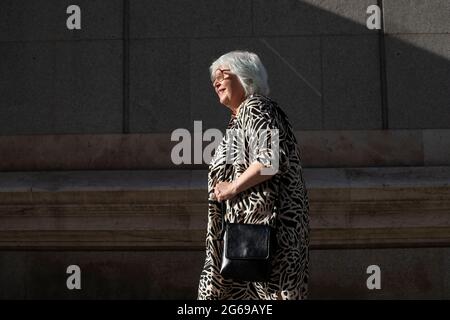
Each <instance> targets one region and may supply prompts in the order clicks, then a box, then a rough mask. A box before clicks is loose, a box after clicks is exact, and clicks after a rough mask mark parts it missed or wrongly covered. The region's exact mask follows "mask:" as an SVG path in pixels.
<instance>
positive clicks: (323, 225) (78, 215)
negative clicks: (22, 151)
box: [0, 167, 450, 250]
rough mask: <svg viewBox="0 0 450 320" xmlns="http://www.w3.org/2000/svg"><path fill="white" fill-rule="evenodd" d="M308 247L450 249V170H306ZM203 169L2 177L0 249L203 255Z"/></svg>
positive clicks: (204, 223) (2, 174)
mask: <svg viewBox="0 0 450 320" xmlns="http://www.w3.org/2000/svg"><path fill="white" fill-rule="evenodd" d="M304 176H305V181H306V184H307V188H308V194H309V198H310V213H311V246H312V247H313V248H317V249H321V248H323V249H326V248H365V247H368V248H374V247H421V246H422V247H423V246H450V167H383V168H339V169H337V168H327V169H308V168H307V169H305V171H304ZM206 177H207V172H206V171H203V170H200V171H195V170H194V171H187V170H186V171H183V170H178V171H177V170H171V171H65V172H2V173H0V249H7V250H22V249H23V250H25V249H34V250H37V249H61V248H63V249H77V248H79V249H82V250H91V249H109V250H117V249H120V250H122V249H131V248H134V249H156V250H176V249H202V248H203V247H204V236H205V230H206V223H207V201H206V200H207V194H206V193H207V192H206V185H207V181H206Z"/></svg>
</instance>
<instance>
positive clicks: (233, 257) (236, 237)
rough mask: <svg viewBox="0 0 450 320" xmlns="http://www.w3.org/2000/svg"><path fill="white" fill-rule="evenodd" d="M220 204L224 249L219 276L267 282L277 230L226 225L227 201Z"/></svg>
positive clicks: (250, 225) (256, 226) (274, 228)
mask: <svg viewBox="0 0 450 320" xmlns="http://www.w3.org/2000/svg"><path fill="white" fill-rule="evenodd" d="M221 204H222V206H221V208H222V232H221V239H223V244H224V248H223V254H222V264H221V268H220V274H221V275H222V276H223V277H224V278H225V279H233V280H240V281H251V282H267V281H268V280H269V278H270V272H271V262H272V261H271V260H272V257H273V255H274V252H275V249H276V227H272V226H269V225H262V224H244V223H230V222H225V212H226V201H223V202H222V203H221ZM277 208H278V206H277ZM275 221H276V219H275Z"/></svg>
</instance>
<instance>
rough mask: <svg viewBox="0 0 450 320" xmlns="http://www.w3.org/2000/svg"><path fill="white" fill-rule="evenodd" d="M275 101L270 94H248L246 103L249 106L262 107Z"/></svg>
mask: <svg viewBox="0 0 450 320" xmlns="http://www.w3.org/2000/svg"><path fill="white" fill-rule="evenodd" d="M274 103H275V102H274V101H273V100H272V99H270V98H269V97H268V96H264V95H262V94H252V95H250V96H248V98H247V102H246V103H245V104H246V106H248V107H250V108H251V107H262V106H267V105H272V104H274Z"/></svg>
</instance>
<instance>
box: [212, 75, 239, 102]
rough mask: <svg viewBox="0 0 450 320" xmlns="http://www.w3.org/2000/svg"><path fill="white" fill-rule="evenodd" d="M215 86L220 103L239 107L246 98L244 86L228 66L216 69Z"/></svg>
mask: <svg viewBox="0 0 450 320" xmlns="http://www.w3.org/2000/svg"><path fill="white" fill-rule="evenodd" d="M213 86H214V90H215V91H216V94H217V96H218V97H219V101H220V103H221V104H223V105H225V106H227V107H229V108H232V109H234V108H237V107H238V106H239V105H240V104H241V102H242V101H244V100H245V90H244V87H243V86H242V84H241V82H240V81H239V79H238V77H237V76H236V75H235V74H232V73H231V72H230V69H228V68H225V67H223V68H222V67H220V68H218V69H217V70H216V72H215V74H214V81H213Z"/></svg>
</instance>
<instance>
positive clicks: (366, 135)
mask: <svg viewBox="0 0 450 320" xmlns="http://www.w3.org/2000/svg"><path fill="white" fill-rule="evenodd" d="M295 134H296V137H297V140H298V142H299V145H300V149H301V151H302V155H303V158H302V161H303V165H304V166H305V167H322V168H327V167H382V166H383V167H384V166H449V165H450V130H449V129H415V130H406V129H398V130H303V131H296V133H295ZM209 143H210V142H204V145H203V146H204V147H205V146H206V145H208V144H209ZM176 144H178V142H173V141H171V139H170V133H142V134H139V133H132V134H64V135H15V136H1V135H0V154H1V155H2V161H1V162H0V170H3V171H50V170H161V169H175V170H177V169H180V168H181V169H193V168H194V169H205V168H207V166H206V164H201V165H200V164H197V165H180V166H177V165H174V164H173V163H172V160H171V150H172V148H173V147H174V146H175V145H176ZM80 155H82V156H80Z"/></svg>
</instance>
